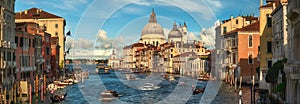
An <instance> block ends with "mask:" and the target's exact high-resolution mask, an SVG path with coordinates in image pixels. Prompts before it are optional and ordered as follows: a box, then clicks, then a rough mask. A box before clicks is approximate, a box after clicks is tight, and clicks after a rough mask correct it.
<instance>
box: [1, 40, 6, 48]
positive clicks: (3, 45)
mask: <svg viewBox="0 0 300 104" xmlns="http://www.w3.org/2000/svg"><path fill="white" fill-rule="evenodd" d="M1 47H3V48H7V41H5V40H2V41H1Z"/></svg>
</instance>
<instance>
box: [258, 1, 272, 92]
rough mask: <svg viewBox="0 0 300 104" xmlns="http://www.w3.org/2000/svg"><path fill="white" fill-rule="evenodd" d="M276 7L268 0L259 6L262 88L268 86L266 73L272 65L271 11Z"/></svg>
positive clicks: (261, 2)
mask: <svg viewBox="0 0 300 104" xmlns="http://www.w3.org/2000/svg"><path fill="white" fill-rule="evenodd" d="M274 9H275V4H273V2H272V1H267V4H266V5H263V1H262V0H261V1H260V7H259V12H260V15H259V20H260V29H259V33H260V48H259V58H260V75H261V76H260V79H259V80H260V88H267V84H266V83H265V80H264V79H265V75H266V72H267V71H268V69H269V68H271V66H272V17H271V13H272V12H273V10H274Z"/></svg>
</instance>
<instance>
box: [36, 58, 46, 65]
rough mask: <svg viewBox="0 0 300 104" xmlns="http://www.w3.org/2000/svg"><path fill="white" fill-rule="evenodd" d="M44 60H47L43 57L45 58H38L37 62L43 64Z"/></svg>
mask: <svg viewBox="0 0 300 104" xmlns="http://www.w3.org/2000/svg"><path fill="white" fill-rule="evenodd" d="M43 62H45V59H43V58H40V59H36V63H38V64H41V63H43Z"/></svg>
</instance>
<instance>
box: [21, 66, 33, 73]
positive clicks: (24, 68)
mask: <svg viewBox="0 0 300 104" xmlns="http://www.w3.org/2000/svg"><path fill="white" fill-rule="evenodd" d="M34 69H35V68H34V67H22V68H21V72H28V71H34Z"/></svg>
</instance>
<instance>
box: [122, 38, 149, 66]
mask: <svg viewBox="0 0 300 104" xmlns="http://www.w3.org/2000/svg"><path fill="white" fill-rule="evenodd" d="M144 46H145V45H144V44H143V43H134V44H131V45H129V46H125V47H124V48H123V55H124V60H123V64H124V66H125V67H124V68H126V69H134V68H136V57H135V54H136V53H135V51H137V50H139V49H143V48H144Z"/></svg>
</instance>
